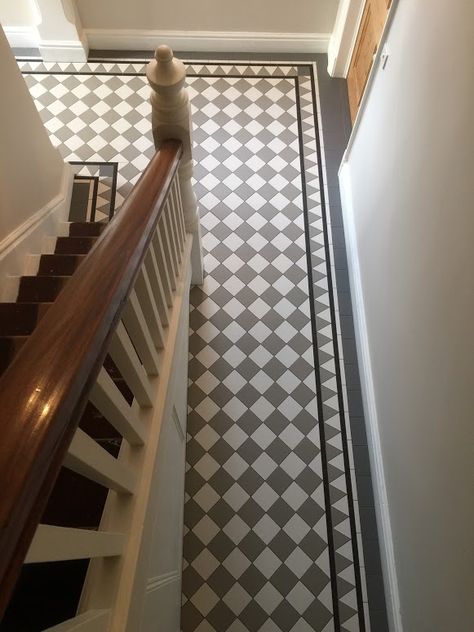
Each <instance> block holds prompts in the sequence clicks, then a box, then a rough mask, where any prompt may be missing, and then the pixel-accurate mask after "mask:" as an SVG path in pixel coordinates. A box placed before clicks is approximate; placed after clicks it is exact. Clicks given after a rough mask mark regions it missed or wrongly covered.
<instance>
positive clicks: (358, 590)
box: [298, 65, 366, 632]
mask: <svg viewBox="0 0 474 632" xmlns="http://www.w3.org/2000/svg"><path fill="white" fill-rule="evenodd" d="M310 76H311V92H312V100H313V118H314V128H315V131H316V134H315V136H316V151H317V156H318V176H319V182H320V187H319V191H320V195H321V214H322V220H323V232H324V251H325V253H326V277H327V280H328V294H329V309H330V312H331V328H332V337H333V344H334V363H335V367H336V382H337V395H338V403H339V416H340V423H341V435H342V452H343V458H344V472H345V479H346V487H347V501H348V506H349V521H350V525H351V532H352V538H351V540H352V554H353V558H354V559H353V563H354V571H355V581H356V594H357V605H358V613H359V625H360V632H365V630H366V626H365V620H364V604H363V598H362V580H361V574H360V562H359V550H358V543H357V529H356V521H355V511H354V497H353V493H352V484H353V482H352V480H351V472H350V461H349V452H348V443H347V429H346V418H345V417H346V416H345V413H344V398H343V390H342V388H343V387H342V379H341V366H340V359H339V342H338V339H337V327H336V309H335V305H334V285H333V280H332V273H331V264H330V262H331V258H330V247H329V235H328V221H327V207H326V196H325V192H324V184H325V173H324V171H323V166H322V151H321V130H320V128H319V121H318V112H317V108H318V101H317V98H316V78H315V75H314V66H313V65H311V75H310ZM298 112H299V108H298ZM355 483H356V482H355V481H354V484H355Z"/></svg>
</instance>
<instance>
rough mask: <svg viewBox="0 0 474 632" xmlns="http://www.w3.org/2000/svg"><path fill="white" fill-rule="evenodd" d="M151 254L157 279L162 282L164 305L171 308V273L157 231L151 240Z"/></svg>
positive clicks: (159, 234)
mask: <svg viewBox="0 0 474 632" xmlns="http://www.w3.org/2000/svg"><path fill="white" fill-rule="evenodd" d="M150 249H151V250H152V253H153V255H154V257H155V260H156V264H157V268H158V278H161V280H162V282H163V289H164V292H165V297H166V304H167V305H168V307H171V306H172V304H173V289H172V286H171V271H170V269H169V268H168V263H167V260H166V257H165V254H164V247H163V240H162V239H161V233H160V231H159V230H158V229H157V230H156V233H155V235H154V237H153V240H152V245H151V248H150Z"/></svg>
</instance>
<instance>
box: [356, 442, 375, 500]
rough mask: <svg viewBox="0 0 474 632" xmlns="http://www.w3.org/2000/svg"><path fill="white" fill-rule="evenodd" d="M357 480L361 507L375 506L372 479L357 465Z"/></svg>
mask: <svg viewBox="0 0 474 632" xmlns="http://www.w3.org/2000/svg"><path fill="white" fill-rule="evenodd" d="M360 447H361V446H354V448H357V449H358V448H360ZM355 451H356V450H355ZM356 482H357V498H358V501H359V507H373V506H374V494H373V491H372V479H371V477H370V473H369V474H362V473H360V474H359V472H358V471H357V465H356Z"/></svg>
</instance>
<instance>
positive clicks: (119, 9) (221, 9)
mask: <svg viewBox="0 0 474 632" xmlns="http://www.w3.org/2000/svg"><path fill="white" fill-rule="evenodd" d="M337 6H338V2H337V0H298V1H297V2H296V3H291V2H288V1H287V0H239V1H238V2H235V1H233V0H232V1H229V0H200V1H199V2H196V1H191V0H186V1H183V0H180V1H178V2H157V0H133V1H130V0H100V1H98V0H77V7H78V9H79V14H80V18H81V22H82V25H83V27H84V28H85V29H98V28H100V29H144V30H177V31H251V32H269V33H330V32H331V31H332V27H333V24H334V20H335V17H336V12H337Z"/></svg>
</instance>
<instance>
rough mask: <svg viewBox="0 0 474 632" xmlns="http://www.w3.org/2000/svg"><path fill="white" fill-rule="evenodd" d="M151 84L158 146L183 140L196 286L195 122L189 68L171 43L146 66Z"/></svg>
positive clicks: (182, 174) (182, 178)
mask: <svg viewBox="0 0 474 632" xmlns="http://www.w3.org/2000/svg"><path fill="white" fill-rule="evenodd" d="M146 76H147V79H148V83H149V84H150V86H151V88H152V93H151V99H150V101H151V106H152V127H153V139H154V141H155V147H156V149H158V148H159V147H160V144H161V142H162V141H164V140H166V139H169V138H177V139H179V140H180V141H181V142H182V143H183V157H182V159H181V163H180V167H179V170H178V179H179V185H180V189H181V198H182V202H183V212H184V218H185V224H186V231H187V232H188V233H192V234H193V247H192V252H191V264H192V279H191V282H192V283H193V284H194V285H201V284H202V282H203V263H202V246H201V227H200V222H199V212H198V207H197V199H196V195H195V193H194V190H193V187H192V183H191V177H192V175H193V157H192V122H191V108H190V105H189V96H188V93H187V91H186V88H185V87H184V83H185V80H186V70H185V68H184V64H183V62H181V61H180V60H179V59H176V57H174V56H173V51H172V50H171V48H169V46H159V47H158V48H157V49H156V51H155V59H153V60H152V61H150V63H149V64H148V66H147V69H146Z"/></svg>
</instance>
